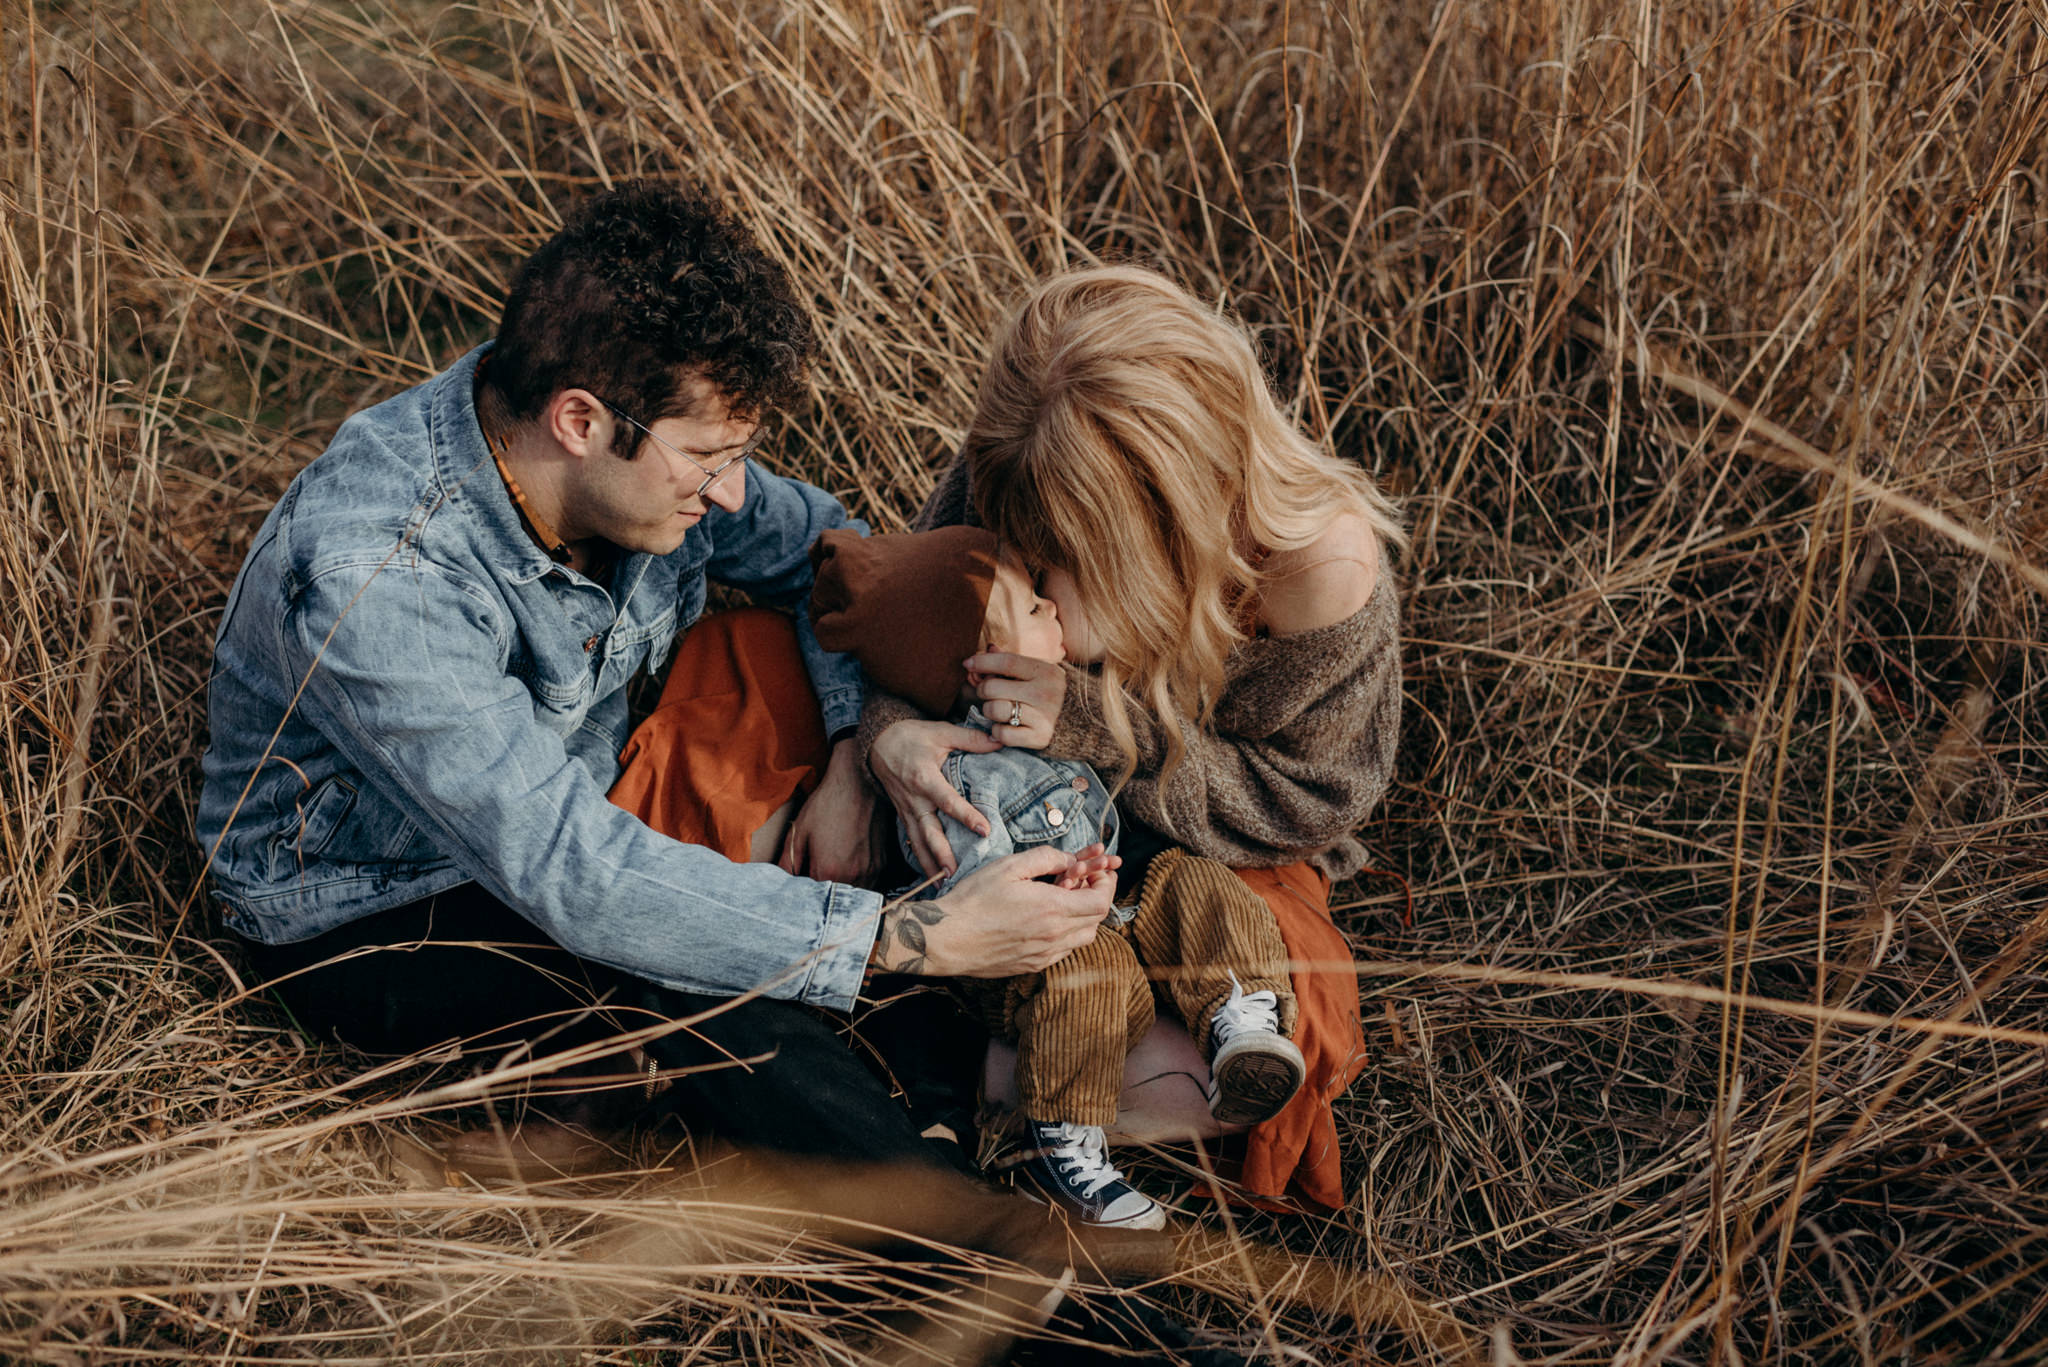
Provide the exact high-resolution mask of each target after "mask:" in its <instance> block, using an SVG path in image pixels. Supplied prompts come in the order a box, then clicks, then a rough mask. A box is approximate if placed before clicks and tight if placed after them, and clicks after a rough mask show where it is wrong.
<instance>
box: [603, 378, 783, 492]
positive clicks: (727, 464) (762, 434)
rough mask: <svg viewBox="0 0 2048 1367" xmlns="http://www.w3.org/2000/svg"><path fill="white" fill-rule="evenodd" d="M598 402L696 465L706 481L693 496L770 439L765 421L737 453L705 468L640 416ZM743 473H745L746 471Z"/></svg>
mask: <svg viewBox="0 0 2048 1367" xmlns="http://www.w3.org/2000/svg"><path fill="white" fill-rule="evenodd" d="M598 402H599V403H602V404H604V406H605V407H606V408H609V409H611V411H612V413H613V414H614V415H615V416H617V417H619V418H620V419H622V420H623V421H626V422H629V423H631V424H633V426H635V427H637V428H639V429H640V431H641V433H642V434H643V435H645V436H646V438H647V439H648V440H649V441H651V442H653V443H654V444H655V445H656V446H659V447H660V448H661V449H662V450H664V451H667V452H668V453H669V454H670V455H675V456H681V457H682V458H683V459H684V460H686V461H688V462H690V464H692V465H694V466H696V467H697V469H698V470H699V471H701V472H702V473H703V475H704V482H703V483H702V484H699V485H698V486H697V487H696V489H695V490H694V491H693V492H692V493H691V495H690V497H692V498H702V497H703V496H704V491H705V490H707V489H709V488H710V487H711V486H712V485H714V484H716V483H718V481H719V480H721V479H723V478H724V477H725V474H726V472H727V471H728V470H730V469H732V468H733V466H735V465H744V464H746V462H747V457H749V456H751V455H753V454H754V453H755V452H757V451H759V450H760V449H761V443H762V442H764V441H766V440H768V436H769V427H768V424H767V423H765V422H764V423H762V424H761V425H760V426H759V427H756V428H755V429H754V435H753V436H751V437H748V438H747V444H746V445H744V446H742V447H741V448H740V449H739V451H738V453H737V454H735V455H732V456H728V457H726V459H724V460H722V461H720V462H719V463H718V465H717V466H716V467H715V468H713V469H709V470H706V469H705V468H704V462H703V461H701V460H698V459H697V458H696V457H695V456H693V455H691V454H690V453H689V452H688V451H685V450H682V449H680V448H679V447H675V446H671V445H670V444H669V443H667V442H665V441H663V440H662V439H661V438H660V437H657V436H655V435H654V433H653V432H652V431H650V430H649V429H648V426H647V424H646V423H644V422H641V421H640V420H639V419H638V418H636V417H634V416H633V415H632V414H631V413H628V412H627V411H626V410H625V409H623V408H621V407H619V406H618V405H617V404H615V403H610V402H608V401H606V400H604V399H599V400H598ZM742 473H744V471H743V472H742Z"/></svg>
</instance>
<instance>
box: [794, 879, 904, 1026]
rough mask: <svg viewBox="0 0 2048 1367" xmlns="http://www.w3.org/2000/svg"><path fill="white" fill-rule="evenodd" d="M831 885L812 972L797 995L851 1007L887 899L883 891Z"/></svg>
mask: <svg viewBox="0 0 2048 1367" xmlns="http://www.w3.org/2000/svg"><path fill="white" fill-rule="evenodd" d="M827 886H828V887H829V888H830V889H831V891H830V892H828V893H827V894H826V896H825V916H824V926H823V930H822V931H821V933H820V935H819V938H818V948H817V950H816V951H815V952H814V953H813V954H812V955H811V961H810V974H809V976H807V977H806V978H805V979H804V985H803V990H802V991H801V992H799V993H798V994H797V996H798V999H799V1000H801V1001H807V1002H809V1003H810V1004H811V1005H813V1006H822V1007H825V1008H827V1009H828V1010H832V1011H851V1010H853V1002H854V998H856V997H858V996H859V995H860V984H861V975H862V974H864V973H865V972H866V971H867V966H868V955H869V954H870V953H872V952H873V951H874V947H875V935H876V933H877V932H878V931H880V929H881V926H882V906H883V904H884V903H885V902H886V901H887V899H886V898H884V897H883V896H882V894H881V893H879V892H869V891H868V890H867V889H866V888H856V887H853V886H851V885H849V884H846V883H831V884H828V885H827Z"/></svg>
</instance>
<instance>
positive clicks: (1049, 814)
mask: <svg viewBox="0 0 2048 1367" xmlns="http://www.w3.org/2000/svg"><path fill="white" fill-rule="evenodd" d="M1066 819H1067V814H1066V813H1065V812H1063V811H1061V810H1060V809H1059V808H1057V807H1055V806H1053V805H1052V804H1051V803H1050V802H1048V803H1046V804H1045V824H1046V825H1048V826H1059V825H1063V824H1065V822H1066Z"/></svg>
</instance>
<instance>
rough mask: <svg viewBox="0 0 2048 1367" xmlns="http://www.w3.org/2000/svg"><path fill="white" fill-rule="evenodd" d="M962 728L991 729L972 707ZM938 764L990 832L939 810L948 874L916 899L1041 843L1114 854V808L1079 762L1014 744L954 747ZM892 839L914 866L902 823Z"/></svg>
mask: <svg viewBox="0 0 2048 1367" xmlns="http://www.w3.org/2000/svg"><path fill="white" fill-rule="evenodd" d="M961 725H963V726H967V727H971V728H973V729H974V730H976V731H984V732H986V731H988V730H990V727H989V723H988V720H987V719H986V718H985V717H983V716H982V714H981V712H980V710H979V709H975V710H973V711H970V712H969V713H968V714H967V716H966V718H965V720H963V721H962V722H961ZM943 768H944V771H945V775H946V778H947V780H948V781H949V782H950V783H952V785H953V786H954V787H955V788H957V789H959V791H960V795H961V796H962V797H964V798H966V799H967V800H968V801H969V802H971V803H973V804H974V806H975V807H976V808H977V809H979V810H980V812H981V814H982V815H983V816H985V817H987V818H988V826H989V831H988V834H987V835H976V834H975V833H974V831H973V830H971V829H970V828H968V827H967V826H965V825H963V824H962V823H961V822H959V821H957V820H955V819H954V818H953V817H952V816H950V815H948V814H947V813H945V812H943V811H942V812H940V813H939V820H940V822H941V823H942V824H943V825H944V826H945V828H946V840H947V842H948V843H949V844H950V845H951V846H952V847H953V861H954V869H953V874H952V876H951V877H950V878H947V879H945V880H944V881H943V882H941V883H938V884H936V885H934V886H932V887H930V888H927V889H925V890H924V891H922V892H919V893H918V894H917V895H918V897H920V898H926V897H937V896H940V895H941V894H943V893H945V892H947V891H949V890H950V889H951V888H952V887H953V886H954V885H955V884H956V883H958V882H959V881H960V880H961V879H962V878H965V877H966V876H967V875H968V874H970V873H973V872H974V871H975V870H976V869H978V868H980V867H981V866H982V865H983V864H986V863H988V862H989V861H990V860H992V859H1000V858H1002V857H1003V856H1004V855H1006V854H1014V853H1016V852H1017V851H1019V850H1028V849H1031V848H1033V847H1035V846H1038V845H1050V846H1052V847H1053V848H1054V849H1059V850H1064V851H1066V852H1067V853H1068V854H1079V853H1080V852H1081V851H1082V850H1084V849H1087V848H1088V847H1089V846H1090V845H1094V844H1098V843H1099V844H1101V845H1102V846H1103V847H1105V848H1106V849H1108V850H1109V851H1110V853H1112V854H1114V853H1115V852H1116V837H1117V815H1116V805H1115V804H1114V803H1112V802H1111V801H1110V800H1109V789H1108V788H1107V787H1105V786H1104V785H1103V782H1102V779H1101V778H1100V777H1099V776H1098V775H1097V774H1096V772H1095V770H1094V769H1092V768H1090V767H1089V766H1088V765H1086V764H1084V763H1082V762H1081V761H1080V760H1077V759H1054V758H1052V757H1051V756H1049V755H1045V754H1042V753H1041V752H1039V751H1037V750H1020V749H1016V748H1004V749H1001V750H992V751H990V752H988V753H986V754H983V753H981V752H979V751H973V750H955V751H953V752H952V753H951V754H949V755H947V756H946V760H945V764H944V766H943ZM896 839H897V841H898V842H899V844H900V845H901V847H902V850H903V855H904V858H905V859H906V860H907V861H908V862H909V864H910V866H911V867H912V868H916V867H917V856H916V854H915V853H913V852H912V850H911V848H910V839H909V836H908V835H907V833H906V832H905V831H904V830H903V828H902V824H901V823H900V822H899V823H898V824H897V830H896Z"/></svg>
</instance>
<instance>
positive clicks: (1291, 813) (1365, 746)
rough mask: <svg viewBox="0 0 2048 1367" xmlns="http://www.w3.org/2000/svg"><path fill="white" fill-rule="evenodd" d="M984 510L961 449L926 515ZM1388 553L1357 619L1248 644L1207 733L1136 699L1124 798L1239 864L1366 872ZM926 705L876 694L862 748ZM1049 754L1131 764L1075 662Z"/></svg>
mask: <svg viewBox="0 0 2048 1367" xmlns="http://www.w3.org/2000/svg"><path fill="white" fill-rule="evenodd" d="M977 520H978V519H977V518H976V517H975V514H974V501H973V499H972V498H971V497H970V496H969V487H968V474H967V468H966V465H965V463H964V462H963V461H960V460H958V459H956V460H954V462H953V463H952V465H950V466H949V467H948V468H947V469H946V472H945V473H944V474H943V475H941V476H940V477H939V482H938V484H937V486H936V487H935V488H934V489H933V490H932V495H931V497H930V498H929V499H927V500H926V502H925V506H924V509H923V511H922V512H920V513H919V514H918V518H917V526H918V528H919V529H920V530H922V529H925V528H929V527H943V526H951V525H953V524H956V523H961V522H968V523H972V522H975V521H977ZM1382 555H1383V558H1382V561H1381V565H1380V575H1379V580H1378V583H1377V584H1376V585H1375V587H1374V588H1373V591H1372V594H1371V596H1370V597H1369V598H1367V600H1366V603H1365V606H1364V607H1362V608H1360V609H1359V610H1358V611H1357V612H1355V613H1353V614H1352V615H1351V616H1349V617H1346V618H1344V619H1343V620H1342V621H1339V622H1332V623H1330V624H1329V625H1327V626H1321V627H1316V628H1313V629H1311V630H1308V631H1302V632H1293V633H1289V634H1287V635H1284V636H1255V637H1252V638H1250V639H1248V640H1246V641H1244V642H1242V643H1240V644H1239V645H1238V646H1237V648H1236V649H1235V650H1233V651H1232V652H1231V654H1230V658H1229V660H1228V661H1227V662H1226V664H1225V673H1224V687H1223V694H1222V696H1221V697H1220V698H1219V699H1218V700H1217V704H1216V709H1215V712H1214V714H1213V716H1212V718H1211V722H1210V725H1209V727H1208V728H1207V729H1206V730H1204V729H1201V728H1198V727H1196V726H1195V725H1194V724H1193V723H1192V722H1189V721H1185V720H1179V719H1176V720H1175V721H1174V722H1172V723H1167V722H1163V721H1162V720H1161V719H1160V718H1158V717H1157V716H1155V715H1154V714H1153V713H1152V712H1151V711H1150V710H1149V709H1148V708H1146V707H1145V706H1144V705H1143V704H1142V703H1140V702H1139V701H1138V700H1137V699H1136V698H1135V697H1133V698H1132V699H1130V705H1129V706H1128V707H1127V708H1126V709H1125V711H1126V715H1127V716H1128V717H1129V719H1130V722H1131V727H1132V730H1133V731H1134V733H1135V736H1136V740H1137V745H1138V764H1137V769H1136V772H1135V773H1134V775H1133V777H1132V778H1131V780H1130V781H1129V782H1128V783H1127V784H1126V785H1125V786H1124V789H1123V792H1122V794H1121V795H1120V797H1119V805H1120V806H1122V807H1123V809H1124V810H1125V811H1126V812H1128V813H1129V814H1130V815H1132V816H1134V817H1136V818H1137V819H1138V820H1139V821H1142V822H1144V823H1145V824H1147V825H1149V826H1152V827H1153V828H1155V829H1156V830H1158V831H1159V832H1160V833H1162V834H1163V835H1165V836H1166V837H1167V838H1169V839H1170V840H1172V841H1174V842H1175V843H1177V844H1179V845H1182V846H1184V847H1185V848H1186V849H1188V850H1189V851H1191V852H1193V853H1195V854H1200V855H1207V856H1208V857H1210V858H1212V859H1215V860H1217V861H1219V862H1221V863H1224V864H1228V865H1231V866H1233V867H1236V868H1258V867H1272V866H1277V865H1282V864H1292V863H1294V862H1296V861H1298V860H1303V859H1305V860H1307V861H1309V862H1310V863H1311V864H1313V865H1314V866H1315V867H1317V868H1318V869H1320V870H1322V872H1324V873H1325V874H1327V875H1329V877H1330V878H1331V879H1333V880H1335V879H1341V878H1345V877H1348V876H1349V875H1351V874H1353V873H1355V872H1357V871H1358V869H1359V868H1360V867H1362V866H1363V865H1364V863H1365V860H1366V851H1365V846H1364V845H1363V844H1362V843H1361V842H1360V841H1359V839H1358V837H1357V835H1356V831H1357V829H1358V827H1359V826H1360V825H1361V824H1363V823H1364V821H1365V819H1366V817H1367V816H1369V815H1370V814H1371V812H1372V810H1373V808H1374V807H1376V806H1377V805H1378V804H1379V801H1380V799H1381V797H1382V796H1384V794H1385V793H1386V790H1387V783H1388V780H1389V777H1390V776H1391V774H1392V771H1393V765H1394V749H1395V743H1396V740H1397V737H1398V732H1399V729H1400V720H1401V652H1400V613H1399V605H1398V601H1397V597H1396V593H1395V589H1394V576H1393V574H1392V572H1391V569H1390V568H1389V567H1388V566H1387V564H1386V562H1385V560H1384V552H1383V553H1382ZM918 715H919V713H918V711H917V709H916V708H915V707H914V706H912V705H911V704H910V703H907V702H904V701H903V700H902V699H900V698H896V697H892V696H890V695H888V694H885V693H875V692H871V693H870V695H869V698H868V702H867V706H866V709H865V711H864V713H863V715H862V719H861V736H860V745H861V754H862V756H863V758H865V756H866V754H867V752H868V750H869V748H870V747H872V745H873V744H874V740H875V737H877V736H879V735H880V734H881V733H882V731H883V730H884V729H885V728H886V727H888V726H890V725H891V724H893V723H895V722H898V721H903V720H907V719H910V718H914V717H917V716H918ZM1168 724H1174V725H1178V726H1179V728H1180V732H1181V737H1182V740H1183V743H1184V744H1185V745H1186V747H1187V749H1186V752H1185V754H1184V756H1183V758H1182V760H1181V762H1180V764H1179V765H1178V766H1177V767H1176V768H1175V769H1174V771H1173V772H1172V773H1171V774H1169V775H1167V776H1166V777H1165V778H1163V779H1162V778H1161V777H1160V776H1159V771H1160V767H1161V766H1162V764H1164V762H1165V759H1166V745H1167V739H1166V738H1167V732H1166V730H1165V727H1166V725H1168ZM1046 752H1047V753H1048V754H1053V755H1059V756H1062V757H1064V758H1072V759H1079V760H1085V761H1087V762H1088V763H1090V764H1093V765H1095V766H1096V767H1097V768H1098V769H1100V770H1101V771H1102V772H1103V773H1104V775H1105V776H1107V775H1110V774H1115V773H1119V772H1121V771H1122V768H1123V764H1124V756H1123V752H1122V751H1121V750H1120V749H1119V748H1118V747H1117V744H1116V742H1115V740H1114V739H1112V738H1111V736H1110V733H1109V727H1108V725H1107V724H1106V723H1105V722H1104V720H1103V715H1102V689H1101V682H1100V679H1099V677H1098V675H1097V674H1096V673H1095V672H1094V671H1092V670H1088V669H1084V668H1078V667H1076V666H1072V665H1069V666H1067V693H1066V701H1065V703H1064V704H1063V705H1062V707H1061V709H1060V715H1059V720H1058V722H1057V723H1056V724H1055V725H1054V727H1053V734H1052V740H1051V741H1050V743H1048V744H1047V746H1046Z"/></svg>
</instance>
